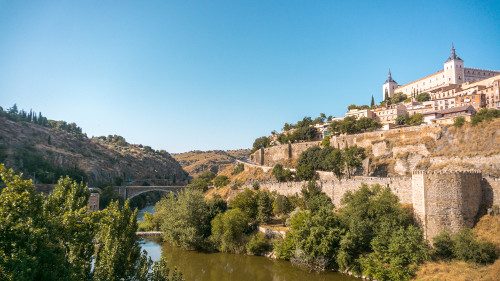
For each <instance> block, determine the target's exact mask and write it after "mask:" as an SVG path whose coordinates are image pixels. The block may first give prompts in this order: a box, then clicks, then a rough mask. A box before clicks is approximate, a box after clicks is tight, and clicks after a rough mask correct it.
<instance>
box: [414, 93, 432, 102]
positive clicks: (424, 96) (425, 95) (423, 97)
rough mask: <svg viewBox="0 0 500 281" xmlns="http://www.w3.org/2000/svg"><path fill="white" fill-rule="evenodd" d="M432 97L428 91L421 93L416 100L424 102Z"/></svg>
mask: <svg viewBox="0 0 500 281" xmlns="http://www.w3.org/2000/svg"><path fill="white" fill-rule="evenodd" d="M430 99H431V95H429V93H426V92H424V93H420V94H418V95H417V96H416V97H415V100H416V101H418V102H424V101H428V100H430Z"/></svg>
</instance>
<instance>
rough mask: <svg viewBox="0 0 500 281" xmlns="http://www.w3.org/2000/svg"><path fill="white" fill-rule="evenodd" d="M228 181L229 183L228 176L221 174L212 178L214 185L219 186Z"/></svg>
mask: <svg viewBox="0 0 500 281" xmlns="http://www.w3.org/2000/svg"><path fill="white" fill-rule="evenodd" d="M228 183H229V178H228V177H226V176H223V175H220V176H217V177H215V179H214V185H215V186H216V187H219V188H220V187H223V186H226V185H227V184H228Z"/></svg>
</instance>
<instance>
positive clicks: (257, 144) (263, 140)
mask: <svg viewBox="0 0 500 281" xmlns="http://www.w3.org/2000/svg"><path fill="white" fill-rule="evenodd" d="M270 144H271V142H270V141H269V139H268V138H267V137H260V138H257V139H255V141H254V142H253V148H252V151H251V153H254V152H255V151H257V150H259V149H261V148H266V147H268V146H269V145H270Z"/></svg>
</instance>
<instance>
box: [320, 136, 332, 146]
mask: <svg viewBox="0 0 500 281" xmlns="http://www.w3.org/2000/svg"><path fill="white" fill-rule="evenodd" d="M321 146H322V147H327V146H330V137H329V136H325V137H324V138H323V140H322V141H321Z"/></svg>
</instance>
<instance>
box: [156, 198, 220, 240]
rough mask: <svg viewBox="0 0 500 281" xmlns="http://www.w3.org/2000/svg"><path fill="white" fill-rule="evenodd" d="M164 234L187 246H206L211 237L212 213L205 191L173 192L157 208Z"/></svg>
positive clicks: (169, 238) (168, 238) (166, 237)
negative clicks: (207, 239)
mask: <svg viewBox="0 0 500 281" xmlns="http://www.w3.org/2000/svg"><path fill="white" fill-rule="evenodd" d="M155 210H156V211H157V212H158V215H159V216H160V222H161V230H162V231H163V237H164V238H165V239H166V240H169V241H171V242H172V243H174V244H175V245H177V246H180V247H182V248H185V249H203V248H205V247H206V241H205V240H206V238H207V237H209V236H210V212H209V207H208V205H207V203H206V202H205V199H204V196H203V193H202V192H201V191H199V190H193V189H186V190H184V191H181V192H179V194H178V195H177V197H176V196H174V194H172V193H169V194H168V195H167V196H165V197H164V198H163V199H162V200H160V201H159V202H158V203H157V204H156V207H155Z"/></svg>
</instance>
